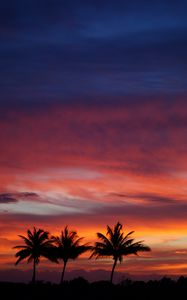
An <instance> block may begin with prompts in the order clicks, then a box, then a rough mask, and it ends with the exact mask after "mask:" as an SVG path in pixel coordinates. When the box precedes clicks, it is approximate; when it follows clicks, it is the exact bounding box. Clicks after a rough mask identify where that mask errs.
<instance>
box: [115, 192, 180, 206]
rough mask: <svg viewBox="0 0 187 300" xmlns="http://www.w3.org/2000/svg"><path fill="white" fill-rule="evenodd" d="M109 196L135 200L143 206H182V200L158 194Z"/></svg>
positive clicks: (119, 194)
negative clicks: (142, 203)
mask: <svg viewBox="0 0 187 300" xmlns="http://www.w3.org/2000/svg"><path fill="white" fill-rule="evenodd" d="M109 196H114V197H118V198H124V199H126V200H128V199H130V201H132V203H133V200H135V201H136V202H137V203H138V200H140V203H141V200H143V201H144V204H150V205H151V204H152V205H158V206H159V205H174V204H175V205H180V204H184V200H182V201H181V200H180V199H175V198H173V197H166V196H163V195H158V194H149V193H145V194H141V193H140V194H138V193H137V194H122V193H116V192H111V193H109Z"/></svg>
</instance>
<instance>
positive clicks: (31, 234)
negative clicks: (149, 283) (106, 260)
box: [14, 222, 151, 284]
mask: <svg viewBox="0 0 187 300" xmlns="http://www.w3.org/2000/svg"><path fill="white" fill-rule="evenodd" d="M133 233H134V231H131V232H129V233H127V234H125V233H124V232H123V226H122V224H121V223H119V222H117V224H116V225H114V227H113V228H112V227H110V226H108V225H107V232H106V234H103V233H101V232H97V239H98V240H97V241H96V242H95V243H94V245H90V244H88V243H87V244H84V243H83V237H79V236H78V234H77V231H72V230H69V228H68V227H67V226H66V227H65V228H64V229H63V230H62V231H61V234H60V235H59V236H53V235H51V234H49V232H47V231H45V230H43V229H36V228H35V227H34V228H33V230H29V229H28V230H27V235H26V236H23V235H19V237H20V238H21V239H22V241H23V244H22V245H18V246H15V247H14V249H18V252H17V253H16V254H15V256H16V258H17V261H16V265H17V264H19V263H20V262H21V261H22V260H27V262H28V263H31V262H32V263H33V275H32V283H35V282H36V267H37V265H38V264H39V262H40V259H41V257H45V258H47V259H49V260H50V261H52V262H54V263H57V264H58V263H59V262H60V261H62V262H63V268H62V273H61V279H60V283H61V284H63V281H64V274H65V270H66V266H67V263H68V261H69V260H72V259H73V260H75V259H77V258H78V257H79V256H80V255H81V254H83V253H85V252H88V251H89V252H90V257H89V258H96V259H98V258H103V257H111V258H112V259H113V266H112V271H111V276H110V283H112V282H113V276H114V270H115V267H116V265H117V263H118V262H120V263H121V262H122V261H123V256H127V255H130V254H135V255H136V254H138V253H139V252H144V251H150V250H151V249H150V247H148V246H147V245H145V244H144V243H143V241H138V242H136V241H134V238H132V234H133Z"/></svg>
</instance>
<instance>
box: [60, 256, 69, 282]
mask: <svg viewBox="0 0 187 300" xmlns="http://www.w3.org/2000/svg"><path fill="white" fill-rule="evenodd" d="M66 265H67V261H64V266H63V270H62V275H61V279H60V284H63V281H64V273H65V269H66Z"/></svg>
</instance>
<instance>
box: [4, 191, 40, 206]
mask: <svg viewBox="0 0 187 300" xmlns="http://www.w3.org/2000/svg"><path fill="white" fill-rule="evenodd" d="M38 198H39V196H38V195H37V194H36V193H33V192H19V193H2V194H0V204H4V203H17V202H19V201H20V200H27V199H29V200H35V201H37V200H38Z"/></svg>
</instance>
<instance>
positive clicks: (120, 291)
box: [0, 277, 187, 300]
mask: <svg viewBox="0 0 187 300" xmlns="http://www.w3.org/2000/svg"><path fill="white" fill-rule="evenodd" d="M0 290H1V295H3V296H4V298H2V299H8V300H9V299H14V300H15V299H19V300H39V299H45V300H49V299H50V300H51V299H59V300H61V299H62V300H64V299H68V300H72V299H78V300H79V299H80V300H88V299H89V300H93V299H97V300H100V299H102V300H104V299H106V300H118V299H120V300H123V299H124V300H126V299H130V300H142V299H143V300H158V299H186V295H187V278H185V277H180V278H179V279H178V280H177V281H174V280H172V279H170V278H167V277H164V278H162V279H161V280H159V281H158V280H150V281H148V282H144V281H131V280H129V279H127V280H124V281H122V282H121V283H120V284H116V285H114V284H111V283H110V282H108V281H98V282H93V283H89V282H88V281H87V280H85V279H83V278H76V279H74V280H71V281H68V282H67V281H64V283H63V285H58V284H51V283H42V282H37V283H36V284H35V285H33V284H19V283H0Z"/></svg>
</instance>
